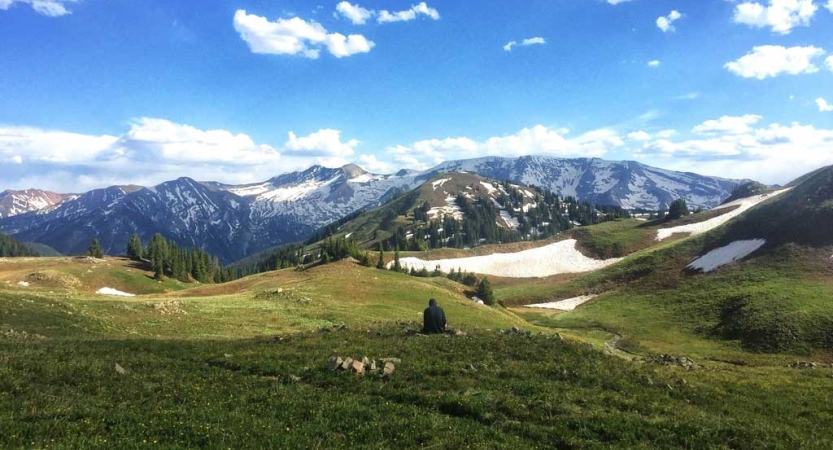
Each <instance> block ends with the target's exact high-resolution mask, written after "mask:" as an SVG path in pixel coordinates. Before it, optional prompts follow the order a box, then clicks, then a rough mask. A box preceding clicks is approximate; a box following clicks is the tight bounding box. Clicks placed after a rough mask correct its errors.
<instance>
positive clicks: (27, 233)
mask: <svg viewBox="0 0 833 450" xmlns="http://www.w3.org/2000/svg"><path fill="white" fill-rule="evenodd" d="M459 171H468V172H473V173H477V174H479V175H482V176H485V177H489V178H493V179H497V180H508V181H510V182H513V183H516V184H521V185H537V186H541V187H545V188H547V189H549V190H552V191H553V192H555V193H559V194H561V195H563V196H575V197H577V198H578V199H580V200H589V201H591V202H596V203H599V204H619V205H621V206H624V207H626V208H637V207H641V208H647V209H661V208H665V207H667V205H668V204H669V203H670V202H671V201H672V200H673V199H675V198H678V197H683V198H686V199H687V201H688V203H689V205H691V206H695V207H696V206H702V207H705V208H708V207H713V206H717V205H719V204H720V203H721V201H722V200H724V199H725V198H727V197H729V195H730V194H731V192H732V189H733V188H734V187H735V186H736V185H737V184H738V183H739V182H738V181H733V180H724V179H720V178H712V177H704V176H700V175H695V174H689V173H679V172H672V171H667V170H662V169H656V168H652V167H648V166H644V165H642V164H639V163H636V162H608V161H603V160H598V159H559V158H549V157H522V158H516V159H507V158H480V159H474V160H467V161H453V162H447V163H444V164H442V165H440V166H438V167H436V168H434V169H431V170H428V171H424V172H415V171H408V170H402V171H400V172H398V173H396V174H393V175H376V174H371V173H368V172H365V171H364V170H363V169H361V168H360V167H358V166H355V165H347V166H344V167H341V168H336V169H331V168H326V167H321V166H314V167H311V168H309V169H307V170H305V171H302V172H293V173H288V174H284V175H280V176H278V177H275V178H272V179H270V180H268V181H265V182H263V183H256V184H248V185H226V184H221V183H215V182H197V181H194V180H191V179H189V178H180V179H178V180H175V181H169V182H166V183H162V184H160V185H158V186H154V187H148V188H141V187H138V186H114V187H110V188H106V189H97V190H94V191H90V192H87V193H85V194H83V195H80V196H78V197H74V198H70V199H67V200H65V201H63V202H61V203H57V204H54V205H51V206H48V207H45V208H42V209H37V210H34V211H31V212H27V213H24V214H17V215H15V216H13V217H5V218H0V232H2V233H7V234H12V235H15V238H16V239H18V240H21V241H24V242H39V243H43V244H46V245H48V246H50V247H52V248H55V249H56V250H58V251H59V252H61V253H64V254H78V253H82V252H84V251H85V250H86V248H87V246H88V245H89V243H90V241H91V240H92V238H94V237H97V238H98V239H99V240H100V241H101V245H102V247H103V248H104V249H105V251H106V252H107V253H110V254H121V253H123V252H124V251H125V246H126V245H127V241H128V239H129V238H130V235H131V234H132V233H133V232H136V233H138V234H139V236H140V237H141V238H142V239H143V240H144V241H145V242H147V241H149V240H150V238H151V237H152V236H153V234H155V233H161V234H162V235H163V236H165V237H166V238H168V239H170V240H173V241H174V242H176V243H177V244H179V245H186V246H195V247H200V248H202V249H205V250H207V251H209V252H210V253H213V254H215V255H217V256H218V257H220V259H221V260H222V261H223V262H224V263H229V262H232V261H236V260H239V259H242V258H244V257H247V256H249V255H252V254H254V253H257V252H259V251H261V250H264V249H267V248H271V247H274V246H277V245H281V244H285V243H289V242H295V241H299V240H302V239H304V238H306V237H307V236H309V235H311V234H312V233H313V232H314V231H316V230H317V229H319V228H321V227H322V226H324V225H327V224H329V223H331V222H334V221H336V220H338V219H341V218H343V217H345V216H347V215H349V214H351V213H354V212H356V211H359V210H361V209H369V208H373V207H375V206H378V205H380V204H382V203H384V202H385V201H387V200H388V199H390V198H393V197H394V196H396V195H397V194H399V193H402V192H405V191H409V190H412V189H415V188H417V187H419V186H420V185H422V184H423V183H424V182H425V181H426V180H428V179H430V178H432V177H434V176H435V175H437V174H438V173H445V172H459Z"/></svg>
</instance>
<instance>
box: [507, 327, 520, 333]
mask: <svg viewBox="0 0 833 450" xmlns="http://www.w3.org/2000/svg"><path fill="white" fill-rule="evenodd" d="M509 331H510V332H512V333H514V334H518V333H520V332H521V329H520V328H518V327H512V329H511V330H509Z"/></svg>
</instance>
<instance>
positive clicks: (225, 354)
mask: <svg viewBox="0 0 833 450" xmlns="http://www.w3.org/2000/svg"><path fill="white" fill-rule="evenodd" d="M223 356H225V357H226V358H231V357H232V356H234V355H232V354H231V353H224V354H223Z"/></svg>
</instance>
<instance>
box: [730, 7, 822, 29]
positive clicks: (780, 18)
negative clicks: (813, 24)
mask: <svg viewBox="0 0 833 450" xmlns="http://www.w3.org/2000/svg"><path fill="white" fill-rule="evenodd" d="M817 10H818V7H817V6H816V5H815V4H814V3H813V0H770V2H769V6H765V5H763V4H761V3H756V2H745V3H741V4H739V5H738V6H737V7H735V22H737V23H742V24H745V25H749V26H751V27H756V28H766V27H768V28H770V29H771V30H772V32H773V33H778V34H790V32H792V29H793V28H795V27H799V26H803V27H806V26H809V25H810V19H812V18H813V15H814V14H815V13H816V11H817Z"/></svg>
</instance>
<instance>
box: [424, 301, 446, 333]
mask: <svg viewBox="0 0 833 450" xmlns="http://www.w3.org/2000/svg"><path fill="white" fill-rule="evenodd" d="M445 325H446V320H445V311H443V309H442V308H440V307H439V306H437V301H436V300H434V299H433V298H432V299H431V300H429V301H428V308H426V309H425V311H423V313H422V332H423V333H425V334H437V333H445Z"/></svg>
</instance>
